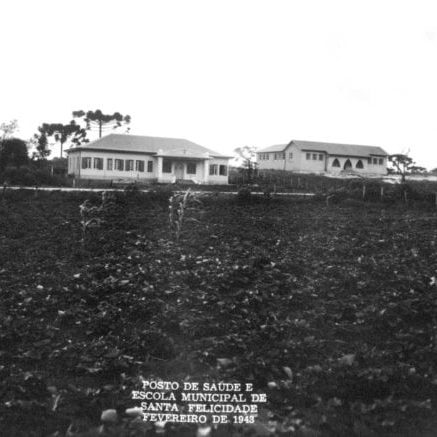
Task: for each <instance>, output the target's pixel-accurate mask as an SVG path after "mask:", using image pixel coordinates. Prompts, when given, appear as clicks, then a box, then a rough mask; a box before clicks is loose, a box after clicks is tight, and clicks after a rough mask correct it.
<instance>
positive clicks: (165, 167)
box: [162, 159, 171, 173]
mask: <svg viewBox="0 0 437 437" xmlns="http://www.w3.org/2000/svg"><path fill="white" fill-rule="evenodd" d="M162 172H163V173H171V161H170V160H169V159H163V160H162Z"/></svg>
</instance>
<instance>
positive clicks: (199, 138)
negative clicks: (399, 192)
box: [0, 0, 437, 169]
mask: <svg viewBox="0 0 437 437" xmlns="http://www.w3.org/2000/svg"><path fill="white" fill-rule="evenodd" d="M0 13H1V15H2V24H1V26H0V41H1V42H2V44H1V46H2V50H1V52H2V53H1V54H2V60H1V65H0V84H1V93H0V96H1V97H0V123H1V122H6V121H9V120H11V119H17V120H18V124H19V127H20V130H19V132H18V133H17V136H20V137H22V138H23V139H28V138H30V137H31V136H32V135H33V134H34V133H35V132H36V131H37V127H38V126H39V125H40V124H42V123H43V122H48V123H55V122H56V123H58V122H62V123H68V122H69V121H70V120H71V118H72V111H75V110H79V109H82V110H85V111H88V110H95V109H101V110H102V111H103V112H104V113H113V112H116V111H118V112H120V113H122V114H123V115H126V114H129V115H130V116H131V117H132V123H131V133H132V134H136V135H150V136H163V137H175V138H186V139H188V140H191V141H193V142H195V143H198V144H201V145H203V146H205V147H208V148H210V149H213V150H216V151H218V152H222V153H227V154H229V153H232V151H233V150H234V149H235V148H236V147H240V146H246V145H248V146H255V147H257V148H263V147H267V146H270V145H273V144H284V143H288V142H289V141H291V140H293V139H295V140H309V141H310V140H311V141H326V142H339V143H348V144H364V145H375V146H380V147H382V148H384V149H385V150H386V151H387V152H388V153H407V152H408V153H409V154H410V156H411V157H412V158H413V159H414V160H415V161H416V162H417V164H418V165H421V166H424V167H426V168H428V169H432V168H435V167H437V2H436V1H435V0H430V1H427V0H408V1H405V0H396V1H392V0H377V1H374V0H345V1H342V0H329V1H326V0H263V1H261V0H156V1H149V0H138V1H137V0H124V1H122V2H121V1H114V0H105V1H103V0H102V1H101V0H92V1H91V0H75V1H67V0H56V1H50V0H38V1H26V0H2V1H1V3H0ZM58 155H59V151H58V149H56V148H55V149H54V150H53V155H52V156H58Z"/></svg>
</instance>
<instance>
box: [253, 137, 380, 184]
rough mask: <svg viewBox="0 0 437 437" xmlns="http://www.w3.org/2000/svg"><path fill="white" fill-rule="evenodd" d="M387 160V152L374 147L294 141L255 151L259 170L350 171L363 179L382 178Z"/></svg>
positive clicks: (324, 172) (336, 172)
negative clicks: (366, 177)
mask: <svg viewBox="0 0 437 437" xmlns="http://www.w3.org/2000/svg"><path fill="white" fill-rule="evenodd" d="M387 157H388V155H387V153H386V152H385V151H384V150H383V149H382V148H381V147H376V146H355V145H351V144H334V143H320V142H314V141H297V140H292V141H290V142H289V143H288V144H280V145H276V146H270V147H266V148H265V149H261V150H258V151H257V160H258V168H259V169H260V170H267V169H271V170H288V171H293V172H297V173H299V172H300V173H319V174H326V173H331V174H339V173H341V172H343V173H344V172H353V173H357V174H361V175H363V176H364V175H369V176H370V175H381V176H383V175H385V174H387Z"/></svg>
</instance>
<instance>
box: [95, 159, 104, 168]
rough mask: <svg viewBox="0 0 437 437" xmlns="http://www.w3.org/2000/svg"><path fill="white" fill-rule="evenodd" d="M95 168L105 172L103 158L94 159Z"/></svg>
mask: <svg viewBox="0 0 437 437" xmlns="http://www.w3.org/2000/svg"><path fill="white" fill-rule="evenodd" d="M94 168H95V169H97V170H103V158H94Z"/></svg>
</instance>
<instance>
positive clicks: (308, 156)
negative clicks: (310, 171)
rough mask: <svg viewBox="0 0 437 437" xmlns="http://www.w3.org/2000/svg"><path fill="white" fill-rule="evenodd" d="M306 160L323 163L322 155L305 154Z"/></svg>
mask: <svg viewBox="0 0 437 437" xmlns="http://www.w3.org/2000/svg"><path fill="white" fill-rule="evenodd" d="M306 158H307V160H309V159H313V160H314V161H323V153H307V154H306Z"/></svg>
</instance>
